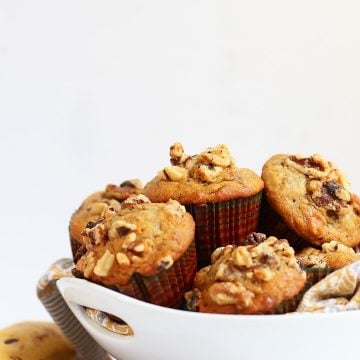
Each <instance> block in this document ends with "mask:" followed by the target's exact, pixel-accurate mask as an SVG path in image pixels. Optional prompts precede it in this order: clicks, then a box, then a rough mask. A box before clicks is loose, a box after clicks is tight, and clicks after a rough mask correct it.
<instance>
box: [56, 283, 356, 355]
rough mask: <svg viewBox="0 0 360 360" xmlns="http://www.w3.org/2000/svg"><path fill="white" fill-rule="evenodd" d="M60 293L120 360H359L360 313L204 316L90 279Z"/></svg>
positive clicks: (67, 286)
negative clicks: (117, 329)
mask: <svg viewBox="0 0 360 360" xmlns="http://www.w3.org/2000/svg"><path fill="white" fill-rule="evenodd" d="M58 288H59V289H60V292H61V293H62V294H63V296H64V298H65V300H66V301H67V303H68V305H69V306H70V308H71V310H72V311H73V312H74V314H75V316H76V317H77V318H78V320H79V321H80V322H81V324H82V325H83V326H84V327H85V329H86V330H87V331H88V332H89V333H90V335H91V336H92V337H93V338H94V339H95V340H96V341H97V342H98V343H99V344H100V345H102V347H103V348H104V349H105V350H107V351H108V352H109V353H110V354H111V355H113V356H114V357H115V358H117V359H119V360H120V359H122V360H138V359H156V360H168V359H171V360H183V359H198V360H217V359H219V354H221V357H222V358H224V359H229V360H231V359H239V355H240V356H241V359H242V360H254V359H257V360H259V359H278V360H288V359H289V358H291V359H292V360H302V359H304V358H308V359H317V358H318V359H328V360H338V359H347V360H355V359H358V345H357V344H358V333H357V331H352V329H351V327H350V326H353V327H355V326H356V325H357V324H358V322H359V320H360V310H357V311H348V312H343V313H337V314H334V313H333V314H300V313H299V314H295V315H273V316H269V315H253V316H249V315H248V316H246V315H219V314H216V315H215V314H199V313H191V312H185V311H179V310H173V309H167V308H164V307H160V306H154V305H151V304H146V303H144V302H141V301H138V300H134V299H132V298H129V297H127V296H124V295H121V294H119V293H116V292H114V291H111V290H109V289H105V288H104V287H101V286H99V285H95V284H91V283H90V282H87V281H85V280H79V279H65V278H64V279H61V280H59V282H58ZM80 305H83V306H87V307H90V308H95V309H100V310H103V311H105V312H109V313H112V314H114V315H116V316H118V317H120V318H122V319H124V320H125V321H126V322H127V323H128V324H129V325H131V327H132V329H133V331H134V336H123V335H120V334H115V333H113V332H111V331H109V330H107V329H104V328H103V327H101V326H100V325H99V324H97V323H95V322H94V321H93V320H92V319H90V318H89V317H88V316H87V315H86V313H85V311H84V308H83V307H82V306H80ZM309 329H313V331H314V333H316V334H314V335H316V336H308V337H307V338H306V346H304V347H303V348H302V350H301V351H294V349H298V347H299V339H302V338H303V337H304V332H305V331H309ZM260 344H261V345H260ZM326 344H331V346H326ZM289 354H291V357H289Z"/></svg>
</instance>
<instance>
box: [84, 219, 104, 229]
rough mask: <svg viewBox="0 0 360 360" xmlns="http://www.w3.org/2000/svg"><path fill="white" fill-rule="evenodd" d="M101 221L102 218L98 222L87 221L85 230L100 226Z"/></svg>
mask: <svg viewBox="0 0 360 360" xmlns="http://www.w3.org/2000/svg"><path fill="white" fill-rule="evenodd" d="M102 221H103V219H102V218H100V219H99V220H97V221H89V222H88V223H87V224H86V226H85V227H86V228H87V229H93V228H94V227H95V226H96V225H97V224H100V223H101V222H102Z"/></svg>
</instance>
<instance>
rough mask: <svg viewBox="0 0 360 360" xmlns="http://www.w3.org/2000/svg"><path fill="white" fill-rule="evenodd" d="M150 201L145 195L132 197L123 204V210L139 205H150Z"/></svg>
mask: <svg viewBox="0 0 360 360" xmlns="http://www.w3.org/2000/svg"><path fill="white" fill-rule="evenodd" d="M150 202H151V201H150V200H149V198H148V197H146V196H145V195H143V194H138V195H131V196H129V197H128V198H127V199H126V200H124V201H123V202H122V203H121V208H122V209H125V208H130V207H133V206H136V205H139V204H150Z"/></svg>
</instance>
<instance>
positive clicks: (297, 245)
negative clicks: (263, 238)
mask: <svg viewBox="0 0 360 360" xmlns="http://www.w3.org/2000/svg"><path fill="white" fill-rule="evenodd" d="M259 231H260V232H262V233H264V234H266V235H267V236H276V237H277V238H278V239H286V240H287V241H288V242H289V245H290V246H291V247H293V248H294V249H295V250H296V251H299V250H301V249H303V248H304V247H307V246H311V245H310V244H309V243H308V242H306V241H305V240H304V239H303V238H302V237H300V236H299V235H298V234H297V233H296V232H295V231H293V230H292V229H290V228H289V227H288V226H287V225H286V224H285V223H284V221H283V220H282V218H281V216H280V215H279V214H278V213H277V212H276V211H275V210H273V208H272V207H271V206H270V205H269V203H268V201H267V200H266V196H263V198H262V202H261V211H260V221H259Z"/></svg>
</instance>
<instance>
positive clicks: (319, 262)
mask: <svg viewBox="0 0 360 360" xmlns="http://www.w3.org/2000/svg"><path fill="white" fill-rule="evenodd" d="M296 258H297V259H298V262H299V264H300V266H301V267H302V269H303V270H305V272H306V274H307V284H306V287H305V288H306V289H308V288H309V287H311V286H312V285H314V284H315V283H317V282H318V281H320V280H322V279H323V278H324V277H325V276H327V275H328V274H329V273H331V272H333V271H335V270H338V269H340V268H342V267H344V266H347V265H349V264H351V263H353V262H355V261H359V260H360V254H358V253H356V252H355V251H354V250H353V249H352V248H349V247H348V246H345V245H343V244H340V243H338V242H336V241H334V240H333V241H330V242H329V243H324V244H322V246H321V250H320V249H316V248H314V247H306V248H304V249H303V250H301V251H300V252H298V253H297V254H296Z"/></svg>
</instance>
